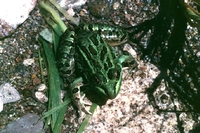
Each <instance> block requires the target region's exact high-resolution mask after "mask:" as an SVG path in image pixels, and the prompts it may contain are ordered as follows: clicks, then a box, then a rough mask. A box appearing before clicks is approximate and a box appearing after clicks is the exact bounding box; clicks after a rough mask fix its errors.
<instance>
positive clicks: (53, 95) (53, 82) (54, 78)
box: [38, 36, 61, 130]
mask: <svg viewBox="0 0 200 133" xmlns="http://www.w3.org/2000/svg"><path fill="white" fill-rule="evenodd" d="M38 40H39V42H40V43H41V45H42V47H43V49H44V53H45V58H46V66H47V70H48V83H49V104H48V110H50V109H52V108H54V107H57V106H58V105H59V104H60V102H61V99H60V90H61V88H60V83H61V82H60V77H59V74H58V69H57V67H56V63H55V57H54V54H53V51H52V49H51V48H50V46H49V44H48V43H47V42H46V41H45V40H44V39H43V38H42V37H40V36H39V38H38ZM58 113H59V112H58V111H56V112H54V113H52V115H51V117H50V118H48V119H50V123H51V129H52V130H53V128H54V126H55V123H56V120H57V117H58Z"/></svg>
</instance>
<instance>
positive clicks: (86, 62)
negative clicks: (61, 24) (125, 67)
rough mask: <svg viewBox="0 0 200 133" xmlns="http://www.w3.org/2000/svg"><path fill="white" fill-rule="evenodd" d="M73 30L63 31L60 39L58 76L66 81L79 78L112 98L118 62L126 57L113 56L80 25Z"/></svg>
mask: <svg viewBox="0 0 200 133" xmlns="http://www.w3.org/2000/svg"><path fill="white" fill-rule="evenodd" d="M110 29H112V28H110ZM114 29H116V28H114ZM76 32H77V33H75V32H74V31H70V30H67V31H65V33H64V34H63V35H62V37H61V39H60V42H59V46H58V53H57V56H56V57H57V65H58V68H59V71H60V75H61V76H62V77H63V78H64V79H66V82H67V83H68V84H70V83H72V82H73V81H74V80H75V79H76V78H78V77H82V78H83V83H84V84H90V86H92V87H93V88H94V90H95V91H97V92H98V93H99V94H101V95H103V96H104V97H106V98H109V99H113V98H115V97H116V96H117V94H118V93H119V90H120V86H121V82H122V62H124V61H125V60H126V59H127V56H121V57H120V58H119V57H117V56H116V54H115V52H116V51H114V50H112V48H111V47H110V46H109V45H108V44H107V43H106V42H105V41H104V39H102V37H101V36H100V35H99V34H98V33H97V32H94V31H87V30H83V29H82V28H81V30H80V29H79V30H78V31H76Z"/></svg>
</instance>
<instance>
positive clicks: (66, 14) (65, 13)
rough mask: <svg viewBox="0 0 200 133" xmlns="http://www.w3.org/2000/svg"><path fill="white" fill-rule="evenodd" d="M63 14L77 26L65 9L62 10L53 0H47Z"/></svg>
mask: <svg viewBox="0 0 200 133" xmlns="http://www.w3.org/2000/svg"><path fill="white" fill-rule="evenodd" d="M49 1H50V2H51V3H52V4H53V5H54V6H55V7H56V8H57V9H58V10H59V11H60V12H61V13H62V14H63V15H64V16H65V18H66V19H67V20H69V21H71V23H73V24H75V25H76V26H78V22H77V21H76V20H75V19H74V17H72V16H71V15H69V14H68V13H67V12H66V10H64V9H63V8H62V7H61V6H60V5H59V4H58V3H57V2H56V1H55V0H49Z"/></svg>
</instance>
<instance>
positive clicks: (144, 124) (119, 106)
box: [0, 0, 194, 133]
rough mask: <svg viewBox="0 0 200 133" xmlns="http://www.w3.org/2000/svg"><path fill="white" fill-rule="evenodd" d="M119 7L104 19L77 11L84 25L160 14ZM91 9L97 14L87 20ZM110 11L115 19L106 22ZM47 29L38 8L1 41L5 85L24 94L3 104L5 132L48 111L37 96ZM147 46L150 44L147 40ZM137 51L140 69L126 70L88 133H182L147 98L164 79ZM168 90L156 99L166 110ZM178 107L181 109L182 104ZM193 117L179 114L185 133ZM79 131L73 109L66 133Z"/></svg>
mask: <svg viewBox="0 0 200 133" xmlns="http://www.w3.org/2000/svg"><path fill="white" fill-rule="evenodd" d="M118 2H119V3H118V4H119V5H120V6H117V5H116V7H115V6H114V8H113V6H108V5H106V4H104V3H101V4H100V5H99V10H101V9H102V8H104V7H105V6H106V7H107V6H108V9H106V10H105V12H104V13H103V14H102V13H101V12H100V13H99V12H98V11H96V8H97V7H98V6H97V5H96V4H95V3H94V4H93V6H92V7H91V6H88V5H87V4H86V5H85V6H83V7H82V10H80V9H76V10H75V12H76V13H77V12H78V15H80V16H81V21H83V22H88V21H89V22H96V23H105V22H108V23H112V24H116V25H120V26H127V25H136V24H138V23H140V22H142V21H144V20H146V19H149V18H152V17H153V16H155V14H156V13H157V7H156V6H155V5H153V6H150V4H149V3H146V4H144V3H142V2H140V1H139V0H138V1H137V0H136V1H131V0H129V1H126V2H124V3H123V4H121V3H120V1H118ZM97 4H99V3H97ZM90 5H91V4H90ZM95 7H96V8H95ZM115 8H116V9H115ZM88 10H90V13H91V14H92V15H88ZM110 12H112V15H111V17H109V19H107V18H108V16H110V14H109V13H110ZM93 16H96V17H93ZM147 16H148V17H147ZM98 17H99V18H98ZM100 17H104V19H100ZM46 27H47V25H46V24H45V22H44V20H43V19H42V18H41V15H40V14H39V11H38V8H37V7H36V8H35V9H34V11H32V13H31V15H30V17H29V18H28V20H27V21H26V22H25V23H23V24H22V25H21V26H20V27H19V28H18V30H17V31H16V32H15V33H14V34H13V35H12V36H11V37H8V38H6V39H4V40H1V41H0V51H1V53H0V55H1V56H0V58H1V59H0V66H1V68H0V83H1V84H2V83H5V82H10V83H11V84H12V85H13V86H14V87H15V88H16V89H17V90H18V91H19V93H20V94H21V100H20V101H18V102H16V103H10V104H6V105H4V110H3V111H2V112H1V114H0V117H1V118H4V119H1V120H0V129H2V128H4V127H5V125H7V124H8V123H9V122H11V121H13V120H16V119H18V118H19V117H21V116H23V115H24V114H27V113H28V112H34V113H36V114H39V115H41V114H42V112H44V111H45V110H46V104H45V103H41V102H39V101H37V100H36V99H35V98H34V96H33V94H34V92H35V91H36V88H37V86H38V85H40V84H41V83H42V81H41V80H40V72H39V63H38V53H37V51H38V48H39V46H38V43H37V41H36V36H37V35H38V33H39V32H40V31H41V30H43V29H44V28H46ZM147 37H148V36H147ZM142 41H143V42H142V43H145V42H146V41H147V39H144V40H142ZM134 49H135V50H136V51H137V53H138V64H139V65H138V68H137V69H135V70H131V69H130V68H124V74H123V83H122V87H121V91H120V93H119V95H118V96H117V98H115V99H114V100H109V101H108V102H107V103H106V105H104V106H102V107H101V108H98V109H97V110H96V112H95V113H94V114H93V116H92V117H91V119H90V122H89V124H88V127H87V128H86V130H85V133H110V132H113V133H120V132H127V133H129V132H130V133H157V132H162V133H179V131H178V127H177V116H176V113H174V112H162V113H158V112H157V110H156V109H155V108H153V107H152V105H151V104H150V103H149V99H148V97H147V94H146V93H144V92H145V88H147V87H148V86H150V85H151V83H152V82H153V80H154V78H155V77H156V76H157V75H158V74H159V70H158V68H156V67H155V66H154V65H152V64H150V63H144V61H142V60H140V59H139V55H140V51H138V49H137V48H134ZM26 59H33V60H34V63H33V64H32V65H31V66H25V65H23V62H24V60H26ZM45 76H46V75H45ZM165 89H166V84H164V83H163V84H161V85H160V86H159V87H158V89H157V91H156V92H155V94H154V95H155V96H156V97H157V100H156V102H157V103H158V105H159V106H160V107H161V108H163V109H169V108H173V104H172V102H171V99H170V97H169V96H168V93H167V91H166V90H165ZM175 104H177V105H180V106H181V104H180V103H179V102H178V101H177V102H176V103H175ZM190 115H191V114H190V113H184V112H183V113H181V115H180V120H181V121H182V122H183V125H184V131H185V132H188V131H189V130H190V129H192V128H193V126H194V121H193V120H192V119H191V116H190ZM78 126H79V124H78V123H77V116H76V112H75V111H74V109H73V108H72V107H69V109H68V112H67V114H66V117H65V121H64V123H63V133H68V132H76V130H77V128H78Z"/></svg>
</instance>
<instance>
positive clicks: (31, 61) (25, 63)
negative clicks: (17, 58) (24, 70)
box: [23, 59, 35, 66]
mask: <svg viewBox="0 0 200 133" xmlns="http://www.w3.org/2000/svg"><path fill="white" fill-rule="evenodd" d="M34 63H35V61H34V59H25V60H24V61H23V64H24V65H25V66H31V65H33V64H34Z"/></svg>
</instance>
